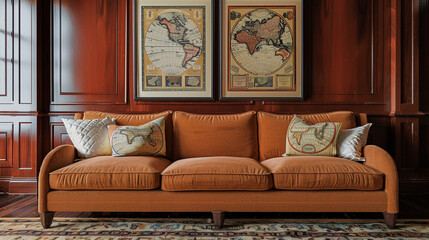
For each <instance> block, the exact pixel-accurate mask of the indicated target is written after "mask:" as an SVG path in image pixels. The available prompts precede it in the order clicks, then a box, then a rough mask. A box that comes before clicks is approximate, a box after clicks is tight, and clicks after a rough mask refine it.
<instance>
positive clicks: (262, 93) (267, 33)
mask: <svg viewBox="0 0 429 240" xmlns="http://www.w3.org/2000/svg"><path fill="white" fill-rule="evenodd" d="M222 2H223V6H222V14H223V17H222V19H223V29H224V30H223V39H222V41H223V44H224V46H227V49H225V47H224V48H223V54H224V55H223V56H225V57H224V58H223V69H224V73H223V80H222V81H223V82H222V83H223V86H222V96H223V97H225V98H229V97H232V98H235V97H237V98H247V99H261V98H288V97H289V98H295V99H299V98H301V97H302V72H301V66H302V4H301V3H302V2H301V1H299V0H278V1H272V0H270V1H269V2H267V4H261V3H260V2H258V1H253V0H248V1H238V0H223V1H222ZM271 3H273V4H272V5H271ZM225 29H226V30H225Z"/></svg>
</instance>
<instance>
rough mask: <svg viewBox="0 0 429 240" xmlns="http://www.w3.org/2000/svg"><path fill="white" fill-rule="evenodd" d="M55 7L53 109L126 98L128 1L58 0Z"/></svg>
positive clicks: (122, 101)
mask: <svg viewBox="0 0 429 240" xmlns="http://www.w3.org/2000/svg"><path fill="white" fill-rule="evenodd" d="M52 11H53V13H52V39H53V43H52V44H53V45H52V46H53V49H52V53H53V59H52V69H53V75H52V99H51V106H50V109H51V111H64V110H66V111H70V110H81V109H82V107H81V106H82V105H105V108H109V107H110V106H112V105H124V104H127V76H126V66H127V61H126V55H127V52H126V50H127V44H126V38H127V35H126V33H127V2H126V1H121V0H92V1H87V0H54V1H53V6H52ZM91 107H93V106H90V108H91Z"/></svg>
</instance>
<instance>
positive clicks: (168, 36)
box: [134, 0, 215, 101]
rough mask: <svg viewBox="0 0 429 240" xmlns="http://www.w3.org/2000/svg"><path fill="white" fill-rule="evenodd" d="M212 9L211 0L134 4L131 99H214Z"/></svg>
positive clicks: (158, 0) (159, 0)
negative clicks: (132, 88)
mask: <svg viewBox="0 0 429 240" xmlns="http://www.w3.org/2000/svg"><path fill="white" fill-rule="evenodd" d="M214 10H215V3H214V0H198V1H194V0H156V1H153V0H135V1H134V14H135V22H134V41H135V43H134V47H135V54H134V100H136V101H213V100H214V99H213V97H214V86H213V80H214V77H213V76H214V66H215V65H214V62H215V58H214V25H213V23H214V19H215V18H214V17H215V14H214V12H215V11H214Z"/></svg>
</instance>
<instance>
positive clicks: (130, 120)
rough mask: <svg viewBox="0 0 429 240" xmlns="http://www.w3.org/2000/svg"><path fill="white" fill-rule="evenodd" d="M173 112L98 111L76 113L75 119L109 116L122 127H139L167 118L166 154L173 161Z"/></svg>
mask: <svg viewBox="0 0 429 240" xmlns="http://www.w3.org/2000/svg"><path fill="white" fill-rule="evenodd" d="M171 113H172V111H165V112H160V113H148V114H120V113H107V112H98V111H86V112H84V113H83V114H81V113H76V115H75V119H84V120H91V119H99V118H105V117H106V116H109V117H110V118H114V119H116V124H117V125H121V126H139V125H143V124H146V123H148V122H150V121H153V120H155V119H157V118H160V117H164V118H165V142H166V148H167V149H166V153H167V158H168V159H171V158H172V156H173V148H172V146H173V123H172V117H171V115H172V114H171Z"/></svg>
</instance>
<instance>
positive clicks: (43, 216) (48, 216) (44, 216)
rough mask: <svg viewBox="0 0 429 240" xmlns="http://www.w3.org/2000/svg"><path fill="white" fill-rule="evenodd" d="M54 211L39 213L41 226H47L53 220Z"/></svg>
mask: <svg viewBox="0 0 429 240" xmlns="http://www.w3.org/2000/svg"><path fill="white" fill-rule="evenodd" d="M54 215H55V212H43V213H40V221H41V222H42V226H43V228H45V229H46V228H49V227H50V226H51V224H52V220H54Z"/></svg>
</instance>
